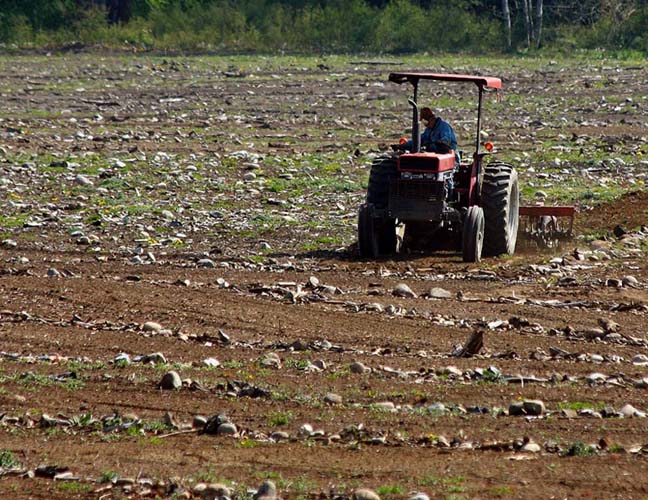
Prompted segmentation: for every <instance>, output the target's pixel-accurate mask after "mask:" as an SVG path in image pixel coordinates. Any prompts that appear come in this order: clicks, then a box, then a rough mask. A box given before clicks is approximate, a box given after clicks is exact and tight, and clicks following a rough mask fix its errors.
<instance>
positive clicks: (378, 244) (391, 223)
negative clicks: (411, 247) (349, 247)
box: [358, 203, 398, 258]
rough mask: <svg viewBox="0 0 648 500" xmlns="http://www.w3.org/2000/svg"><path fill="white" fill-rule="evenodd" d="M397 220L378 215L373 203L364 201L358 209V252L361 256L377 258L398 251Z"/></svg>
mask: <svg viewBox="0 0 648 500" xmlns="http://www.w3.org/2000/svg"><path fill="white" fill-rule="evenodd" d="M397 242H398V239H397V237H396V221H395V220H394V219H390V218H387V217H376V216H375V208H374V206H373V204H371V203H364V204H362V205H361V206H360V210H358V252H359V253H360V257H363V258H375V257H379V256H380V255H391V254H393V253H395V252H396V248H397Z"/></svg>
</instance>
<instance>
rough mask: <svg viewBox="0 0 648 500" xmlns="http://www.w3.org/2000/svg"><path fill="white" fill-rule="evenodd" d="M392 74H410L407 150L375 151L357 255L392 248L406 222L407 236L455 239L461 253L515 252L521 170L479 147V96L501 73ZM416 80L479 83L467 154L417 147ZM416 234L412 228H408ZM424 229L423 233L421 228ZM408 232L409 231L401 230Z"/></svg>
mask: <svg viewBox="0 0 648 500" xmlns="http://www.w3.org/2000/svg"><path fill="white" fill-rule="evenodd" d="M389 80H390V81H392V82H395V83H398V84H402V83H405V82H409V83H411V84H412V86H413V87H414V96H413V97H412V99H409V100H408V102H409V103H410V105H411V106H412V150H411V152H407V153H402V154H399V153H392V154H387V155H382V156H380V157H377V158H376V159H375V160H374V161H373V164H372V165H371V173H370V176H369V186H368V189H367V197H366V203H364V204H363V205H361V207H360V210H359V213H358V248H359V251H360V256H361V257H364V258H374V257H378V256H381V255H390V254H394V253H396V252H397V251H398V250H399V246H400V243H401V240H402V238H399V236H398V234H397V231H398V230H399V229H401V228H403V227H404V230H405V232H406V233H407V235H408V237H409V238H414V239H418V238H422V237H424V236H431V237H432V238H435V235H443V236H436V237H437V238H443V239H444V240H446V241H450V242H452V244H453V246H454V247H455V248H459V249H461V252H462V253H463V260H464V261H466V262H478V261H479V260H480V259H481V256H482V250H483V253H484V255H486V256H494V255H500V254H506V253H508V254H512V253H513V252H515V243H516V239H517V231H518V221H519V191H518V175H517V172H516V170H515V167H514V166H513V165H510V164H508V163H504V162H500V161H491V162H490V163H488V164H486V165H484V157H485V156H487V155H489V154H490V149H492V148H491V147H489V146H490V145H489V144H487V145H486V147H485V148H484V149H482V148H481V147H480V129H481V115H482V100H483V95H484V93H485V92H487V91H489V90H493V91H497V90H499V89H501V87H502V81H501V80H500V79H499V78H492V77H485V76H469V75H450V74H437V73H391V74H390V75H389ZM421 80H441V81H446V82H471V83H474V84H476V85H477V88H478V90H479V101H478V108H477V133H476V136H475V151H474V153H473V154H472V158H471V159H469V161H462V162H461V163H460V165H459V166H458V167H456V165H455V155H454V153H453V152H450V153H448V154H439V153H431V152H425V151H421V145H420V130H419V109H418V105H417V102H416V101H417V96H418V86H419V82H420V81H421ZM417 232H418V233H419V234H413V233H417ZM423 233H425V234H423ZM406 239H407V238H406Z"/></svg>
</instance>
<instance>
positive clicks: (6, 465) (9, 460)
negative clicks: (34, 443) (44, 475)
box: [0, 450, 22, 469]
mask: <svg viewBox="0 0 648 500" xmlns="http://www.w3.org/2000/svg"><path fill="white" fill-rule="evenodd" d="M21 465H22V464H21V463H20V461H19V460H18V459H17V458H16V455H14V454H13V452H12V451H11V450H2V451H0V469H14V468H18V467H20V466H21Z"/></svg>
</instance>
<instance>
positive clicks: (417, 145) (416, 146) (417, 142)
mask: <svg viewBox="0 0 648 500" xmlns="http://www.w3.org/2000/svg"><path fill="white" fill-rule="evenodd" d="M407 102H408V103H409V104H410V106H412V153H420V152H421V133H420V129H419V112H418V104H416V102H414V100H413V99H408V100H407Z"/></svg>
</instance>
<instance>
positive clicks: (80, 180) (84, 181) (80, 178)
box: [74, 174, 94, 186]
mask: <svg viewBox="0 0 648 500" xmlns="http://www.w3.org/2000/svg"><path fill="white" fill-rule="evenodd" d="M74 182H76V183H77V184H79V185H80V186H94V182H92V181H91V180H90V179H89V178H87V177H86V176H85V175H81V174H79V175H77V176H76V177H75V178H74Z"/></svg>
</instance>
